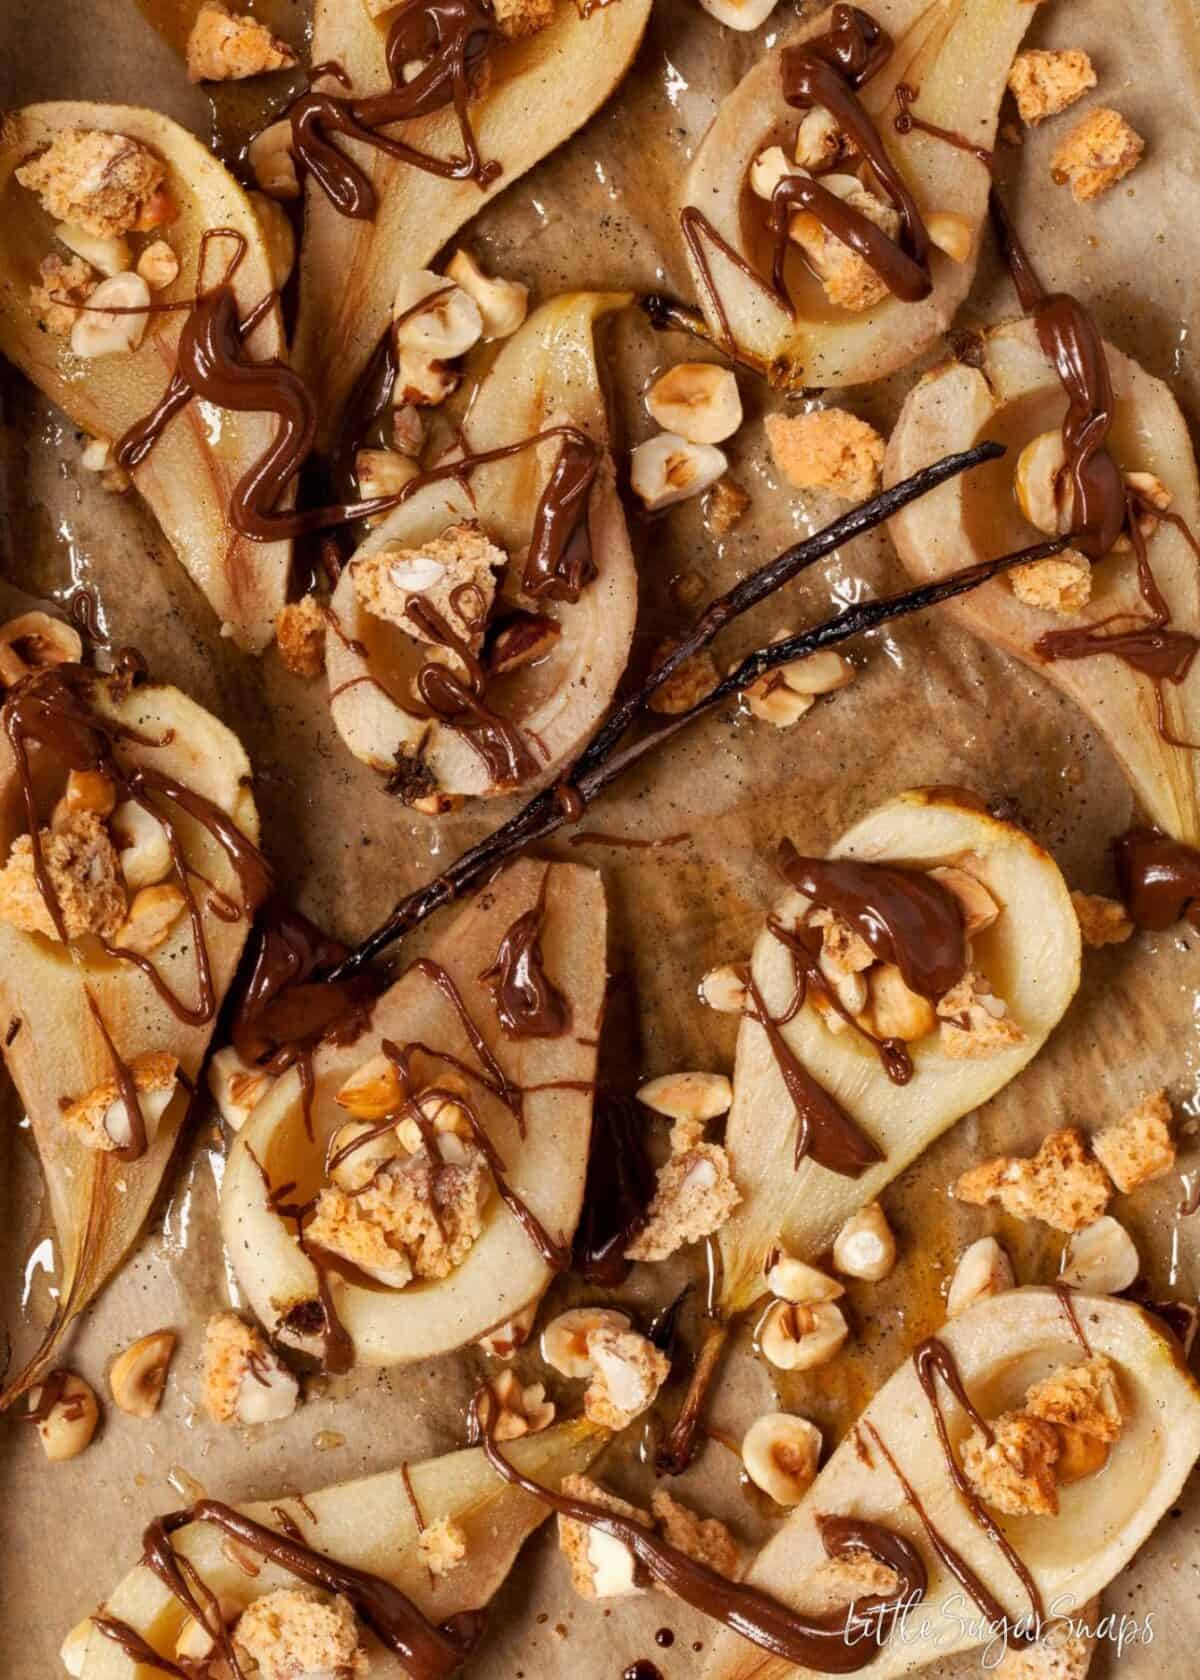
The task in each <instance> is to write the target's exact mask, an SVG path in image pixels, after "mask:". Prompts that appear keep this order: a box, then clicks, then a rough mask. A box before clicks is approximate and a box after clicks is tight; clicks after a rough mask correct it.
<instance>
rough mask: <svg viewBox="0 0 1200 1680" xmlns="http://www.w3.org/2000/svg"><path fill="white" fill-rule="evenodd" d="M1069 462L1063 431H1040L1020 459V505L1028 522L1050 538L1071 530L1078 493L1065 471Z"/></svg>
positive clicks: (1017, 483) (1017, 481)
mask: <svg viewBox="0 0 1200 1680" xmlns="http://www.w3.org/2000/svg"><path fill="white" fill-rule="evenodd" d="M1066 459H1067V455H1066V450H1065V448H1064V446H1063V439H1062V432H1061V431H1049V432H1039V433H1038V435H1037V437H1035V438H1032V439H1031V440H1030V442H1029V443H1027V444H1026V445H1025V447H1024V449H1022V451H1021V453H1020V454H1019V455H1018V456H1017V465H1016V468H1015V470H1014V474H1013V484H1014V487H1015V489H1016V493H1017V504H1018V506H1019V507H1020V509H1021V512H1022V513H1023V514H1024V515H1025V517H1026V519H1028V521H1029V523H1030V524H1031V525H1032V526H1034V528H1035V529H1036V530H1038V531H1044V532H1045V534H1046V535H1047V536H1048V537H1056V536H1059V535H1061V533H1062V532H1064V531H1069V530H1070V529H1071V515H1072V512H1073V510H1074V505H1075V492H1074V488H1073V486H1072V484H1071V479H1070V475H1069V474H1068V473H1067V472H1066V471H1065V470H1064V469H1065V466H1066Z"/></svg>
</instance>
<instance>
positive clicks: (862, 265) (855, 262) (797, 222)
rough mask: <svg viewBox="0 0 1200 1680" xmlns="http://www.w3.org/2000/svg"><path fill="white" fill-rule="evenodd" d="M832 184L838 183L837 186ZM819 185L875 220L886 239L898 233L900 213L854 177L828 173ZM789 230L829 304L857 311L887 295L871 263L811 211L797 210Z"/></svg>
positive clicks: (870, 306)
mask: <svg viewBox="0 0 1200 1680" xmlns="http://www.w3.org/2000/svg"><path fill="white" fill-rule="evenodd" d="M833 183H839V185H838V187H837V188H836V189H835V187H834V185H833ZM842 183H844V185H842ZM821 184H822V186H824V187H826V188H828V189H829V190H830V191H835V190H836V196H837V197H839V198H841V199H842V200H843V201H844V202H845V203H846V204H847V206H848V207H849V208H850V209H851V210H857V211H858V212H859V214H860V215H862V216H865V217H866V218H867V220H868V221H870V222H874V224H875V226H876V227H877V228H881V229H882V230H883V232H884V233H885V234H887V235H888V237H889V238H891V239H895V238H896V236H897V234H898V233H899V232H900V214H899V212H898V211H897V210H895V209H894V208H893V207H892V205H890V204H887V203H885V202H884V200H883V199H882V198H877V197H876V195H875V194H874V193H873V192H868V191H867V189H866V187H864V186H863V185H862V183H861V182H860V181H858V180H857V179H856V178H855V177H854V176H852V175H827V176H826V177H825V178H824V180H823V181H822V183H821ZM789 232H790V235H791V238H792V239H793V240H794V241H795V242H796V244H797V245H799V247H800V249H801V250H802V251H803V252H804V254H805V256H806V257H807V258H808V260H809V262H810V263H811V265H812V267H813V268H814V269H815V270H816V273H817V276H818V278H819V279H820V281H821V284H822V286H823V287H824V289H825V296H826V297H827V298H828V299H829V301H830V303H835V304H837V305H838V306H839V307H840V308H842V309H852V310H855V311H858V310H862V309H871V308H873V307H874V305H875V304H877V303H882V302H883V300H884V299H885V298H886V297H887V296H888V295H889V294H888V288H887V285H886V283H885V282H884V281H883V280H882V279H881V278H880V276H879V275H878V274H877V273H876V272H875V270H874V269H873V268H872V267H871V265H870V263H868V262H867V261H866V260H865V258H863V257H860V256H859V254H858V252H857V251H854V250H852V249H851V248H850V246H849V245H847V244H846V243H845V242H844V241H843V240H841V239H839V238H838V237H837V235H836V234H835V233H831V232H830V231H829V229H828V228H827V227H826V226H825V225H824V223H823V222H821V221H819V220H818V219H817V217H816V216H814V215H813V214H812V213H811V211H808V210H801V211H798V212H797V214H796V215H794V216H793V217H792V222H791V227H790V229H789Z"/></svg>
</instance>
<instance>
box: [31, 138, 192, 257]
mask: <svg viewBox="0 0 1200 1680" xmlns="http://www.w3.org/2000/svg"><path fill="white" fill-rule="evenodd" d="M16 173H17V180H18V181H20V183H21V185H22V186H23V187H28V188H29V189H30V191H31V192H35V193H37V194H38V196H39V197H40V198H41V201H42V205H43V207H44V208H45V209H46V210H47V211H48V213H49V214H50V215H51V216H53V217H54V220H55V221H56V222H71V223H74V224H75V225H76V226H77V227H81V228H83V229H84V231H85V232H87V233H93V234H96V235H97V236H98V237H99V238H102V239H105V238H110V237H112V236H113V235H116V234H121V233H128V232H129V230H130V229H131V228H142V227H145V226H146V225H148V224H147V222H146V215H147V212H148V211H150V210H151V208H152V201H153V200H154V199H155V197H156V195H157V194H158V191H159V188H160V187H161V186H162V182H163V178H164V176H165V175H166V167H165V165H164V164H163V162H162V159H161V158H157V157H155V155H154V153H153V152H152V151H150V150H149V148H148V147H146V146H143V145H142V143H141V142H140V141H139V140H132V139H130V137H129V136H128V135H127V134H111V133H108V132H107V131H106V130H102V129H94V128H87V129H81V128H72V129H66V130H64V132H63V133H61V134H57V135H56V136H55V137H54V139H53V140H52V141H51V142H50V145H49V146H48V147H47V148H46V150H45V151H44V152H42V153H41V154H40V156H38V157H36V158H34V159H33V160H32V161H31V162H30V163H26V164H23V165H22V166H21V168H20V169H18V170H17V172H16Z"/></svg>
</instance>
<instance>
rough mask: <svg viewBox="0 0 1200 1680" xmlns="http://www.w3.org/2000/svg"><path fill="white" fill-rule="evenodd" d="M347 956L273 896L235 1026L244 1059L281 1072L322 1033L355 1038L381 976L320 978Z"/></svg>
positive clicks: (233, 1031) (233, 1034)
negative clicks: (330, 979) (343, 978)
mask: <svg viewBox="0 0 1200 1680" xmlns="http://www.w3.org/2000/svg"><path fill="white" fill-rule="evenodd" d="M345 954H346V947H345V946H344V945H343V944H341V943H340V941H338V940H336V939H331V938H330V937H329V936H328V935H327V934H325V933H323V932H322V931H321V929H320V928H319V927H317V926H316V924H315V923H314V922H310V921H309V919H308V917H307V916H302V915H301V914H300V912H299V911H298V910H292V909H290V908H289V907H288V905H286V904H285V903H284V902H283V900H282V899H280V898H277V897H272V898H270V899H269V900H268V901H267V904H266V907H265V910H264V913H263V915H262V916H261V917H260V918H259V922H258V925H257V927H256V929H255V934H254V949H253V955H252V956H251V958H250V963H249V969H248V973H247V978H246V981H245V984H244V986H243V987H242V988H241V991H240V992H239V995H238V997H237V999H236V1002H235V1005H234V1010H233V1019H232V1021H231V1024H230V1036H231V1038H232V1040H233V1044H234V1047H235V1049H236V1050H237V1052H238V1055H239V1056H241V1058H242V1060H243V1061H245V1062H249V1063H252V1064H256V1065H261V1066H264V1067H266V1068H267V1069H268V1070H269V1071H270V1072H272V1073H282V1072H283V1071H284V1070H285V1069H286V1068H288V1067H290V1066H291V1065H292V1064H293V1063H294V1062H295V1061H296V1060H298V1059H299V1058H300V1057H301V1055H302V1054H303V1053H304V1051H305V1050H311V1048H312V1047H313V1046H315V1045H316V1044H317V1043H318V1042H319V1041H320V1040H322V1039H332V1040H333V1042H335V1043H338V1044H349V1043H352V1042H353V1041H354V1039H355V1038H356V1037H357V1036H358V1034H359V1033H360V1032H361V1031H363V1029H364V1028H365V1026H366V1024H367V1019H368V1015H369V1006H370V1004H371V1002H372V1001H373V1000H374V998H375V997H376V995H377V994H378V991H379V982H378V980H377V979H376V977H375V976H374V975H372V974H371V973H369V972H367V973H363V974H359V975H356V976H355V978H354V979H352V980H343V981H338V982H335V983H332V984H331V983H330V982H328V981H324V980H319V979H318V978H317V977H318V975H319V974H320V972H321V971H322V970H324V969H327V968H332V967H333V965H334V964H335V963H337V962H340V961H341V959H342V958H343V957H344V956H345Z"/></svg>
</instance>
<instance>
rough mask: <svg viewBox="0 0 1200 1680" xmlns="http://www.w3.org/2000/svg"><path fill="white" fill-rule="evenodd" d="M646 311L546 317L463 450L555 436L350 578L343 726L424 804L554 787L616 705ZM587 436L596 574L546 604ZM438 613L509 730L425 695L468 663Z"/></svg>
mask: <svg viewBox="0 0 1200 1680" xmlns="http://www.w3.org/2000/svg"><path fill="white" fill-rule="evenodd" d="M620 4H621V5H624V4H625V0H620ZM628 301H629V299H628V295H627V294H625V293H595V292H575V293H569V294H566V295H564V296H563V297H559V298H555V299H553V300H552V301H551V302H550V303H547V304H543V306H542V307H541V308H540V309H538V310H537V311H535V313H534V314H533V315H531V316H530V318H529V319H528V320H527V321H526V322H525V324H524V326H522V327H521V328H520V330H519V331H518V332H517V333H516V334H515V335H514V336H513V337H512V338H511V339H509V340H508V341H507V342H506V343H505V345H504V347H503V349H502V350H501V351H500V353H499V355H498V356H497V358H496V360H495V362H494V364H493V365H492V367H491V369H490V371H489V372H488V373H487V374H486V375H485V376H484V378H483V380H482V382H481V383H480V385H479V387H478V389H477V392H476V394H475V396H474V399H473V401H472V402H471V404H470V408H469V411H468V413H467V417H466V420H465V422H464V425H463V433H462V444H463V449H464V451H465V453H466V454H467V455H468V456H471V455H479V454H485V453H487V452H488V451H493V450H505V449H507V448H509V447H510V446H513V445H518V446H519V445H522V444H524V443H525V442H526V440H528V439H531V438H537V437H538V436H539V434H542V433H546V434H548V435H547V436H546V437H545V439H544V441H543V442H541V443H536V444H532V445H530V446H529V447H523V448H517V449H516V451H515V452H514V453H512V454H511V455H508V456H507V457H506V458H503V459H498V460H495V461H493V462H490V463H488V464H483V465H479V466H476V467H474V468H473V469H472V470H471V473H470V477H469V481H466V482H464V481H461V480H459V479H456V478H453V477H442V478H440V479H437V480H436V481H435V482H432V483H424V484H422V482H421V481H420V480H418V481H417V482H416V487H415V489H414V492H413V494H411V495H409V496H407V497H406V499H405V500H404V501H402V502H401V503H400V505H399V506H398V507H397V508H396V509H395V510H394V512H392V513H391V514H389V515H388V516H387V518H386V519H385V520H384V521H383V523H382V524H381V525H380V526H379V527H378V528H377V529H376V530H374V531H372V532H371V534H370V535H369V536H368V537H367V539H366V540H365V542H363V543H362V544H361V545H360V547H359V548H358V549H357V550H356V552H355V554H354V557H353V559H352V560H351V561H350V563H349V565H348V566H347V567H346V568H345V569H344V571H343V573H342V576H341V578H340V580H339V582H338V586H337V589H336V590H335V592H334V596H333V600H332V615H333V624H334V627H335V631H336V633H332V634H330V635H329V637H328V638H327V653H326V665H327V669H328V674H329V685H330V704H331V708H332V712H333V719H334V722H335V724H336V725H337V728H338V732H339V733H340V735H341V736H342V739H343V740H344V741H345V743H346V745H347V746H348V747H349V748H350V751H351V752H352V753H353V754H354V756H355V757H356V758H359V759H362V760H363V761H364V762H365V763H367V764H370V765H371V766H372V767H373V768H375V769H377V770H380V771H382V772H384V773H387V774H396V773H397V772H398V771H399V772H400V774H399V776H398V783H397V785H398V788H399V791H400V792H401V794H402V795H403V796H405V797H407V798H413V797H421V796H424V797H429V796H430V795H434V796H436V795H437V794H439V793H444V794H451V795H473V796H478V797H484V798H486V797H489V796H492V795H495V794H502V793H511V792H512V791H513V789H514V787H515V786H517V785H518V784H520V785H523V786H533V785H536V784H538V783H541V782H545V781H547V780H549V779H550V777H551V776H553V774H554V772H555V771H556V769H557V768H558V767H559V766H560V765H561V764H563V762H564V761H565V760H567V759H568V758H569V757H570V756H571V755H572V754H573V753H574V752H575V750H576V749H577V747H578V746H579V744H580V742H581V741H583V740H585V739H586V738H587V737H588V736H589V735H590V734H591V732H592V730H593V729H594V728H595V727H596V725H597V723H598V722H599V721H600V719H601V718H602V717H603V715H604V713H605V710H606V709H607V707H608V704H609V702H610V701H611V699H612V696H613V692H614V690H615V689H616V686H617V682H618V680H619V679H620V676H621V673H622V671H623V670H624V668H625V663H626V660H627V658H628V655H629V648H630V644H631V641H632V638H633V627H634V621H635V619H636V616H637V575H636V571H635V567H634V560H633V554H632V551H631V549H630V546H629V535H628V531H627V529H626V525H625V515H624V512H623V509H622V507H621V501H620V497H619V496H618V494H617V488H616V474H615V471H614V467H613V461H612V457H611V454H610V453H609V431H608V419H607V414H606V410H605V402H604V396H603V392H602V389H601V383H600V374H599V369H598V366H597V360H596V339H595V334H596V328H597V323H598V321H599V320H600V319H601V318H602V317H603V316H604V315H606V314H609V313H610V312H612V311H613V310H616V309H620V308H622V307H623V306H624V305H625V304H626V303H627V302H628ZM571 431H573V432H575V433H577V434H583V439H582V441H583V443H584V445H585V453H586V446H587V445H588V444H589V443H590V445H591V446H592V448H593V449H594V452H595V474H594V477H593V478H592V480H591V483H590V487H585V490H584V495H585V498H586V499H585V500H584V501H583V502H582V503H579V502H576V504H575V514H576V515H577V516H578V519H579V524H578V527H577V534H578V535H579V536H581V537H585V538H586V550H587V553H588V555H589V558H590V570H591V575H590V578H588V579H587V580H586V581H584V582H583V583H582V587H581V588H580V589H579V590H578V591H577V599H570V598H567V597H566V596H563V597H561V598H556V596H555V594H554V593H549V594H545V593H543V594H539V595H538V597H537V598H536V599H534V598H533V597H531V596H530V595H528V594H527V593H526V592H525V589H524V574H525V570H526V560H527V555H528V551H529V548H530V541H531V536H532V533H533V530H534V526H535V521H536V519H537V514H538V508H539V502H540V499H541V498H542V497H543V495H551V494H553V487H552V479H554V476H555V474H556V472H557V470H558V469H559V466H560V463H561V462H562V460H563V458H564V449H577V448H578V440H576V441H575V442H572V441H571V439H570V438H569V437H567V436H565V435H564V433H569V432H571ZM402 585H403V586H404V587H401V586H402ZM421 602H425V603H427V604H431V605H432V604H434V603H436V610H437V611H438V614H439V617H440V619H441V623H442V627H443V634H445V626H447V625H448V626H449V627H450V629H449V635H450V636H451V637H457V639H458V644H459V645H460V646H461V645H462V644H466V646H467V649H468V651H469V652H470V653H472V654H473V655H474V656H475V657H477V659H478V661H479V666H480V669H479V676H480V679H481V681H480V684H479V686H480V687H482V703H483V707H484V709H485V713H491V714H493V716H495V717H498V718H499V719H501V720H502V721H501V724H500V726H499V733H497V730H496V729H495V728H493V729H492V730H491V731H490V732H489V731H488V728H487V720H486V715H485V713H480V712H479V711H478V710H476V711H473V712H470V713H467V714H465V715H464V716H463V717H462V718H461V719H455V718H450V719H449V720H447V719H446V718H445V717H443V716H439V715H437V714H432V715H431V711H430V708H429V706H428V705H426V704H424V703H423V702H422V700H421V696H420V694H419V692H418V689H417V680H418V677H419V675H420V673H421V672H422V668H423V667H425V668H428V666H429V664H430V662H434V663H436V664H437V665H438V666H440V667H442V668H445V667H446V666H449V667H451V668H453V669H457V670H460V671H462V670H463V669H464V668H463V667H462V666H461V664H460V663H459V661H458V652H457V651H456V646H455V643H454V642H453V641H451V642H450V643H449V645H448V644H447V642H446V641H443V642H442V643H441V644H440V645H439V644H438V642H437V641H436V640H434V639H431V638H430V635H429V633H428V631H427V630H423V629H422V628H421V627H420V626H419V625H417V624H414V622H413V621H412V619H411V617H410V616H407V615H408V614H409V613H411V611H412V610H413V608H414V605H415V604H419V603H421ZM455 603H461V604H464V610H462V611H461V613H460V612H459V611H456V608H455ZM434 623H435V626H436V624H437V621H436V620H435V621H434ZM436 634H437V631H436V629H435V631H434V635H435V636H436ZM521 638H525V640H524V643H523V644H522V643H521ZM489 740H490V742H491V750H490V751H489Z"/></svg>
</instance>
